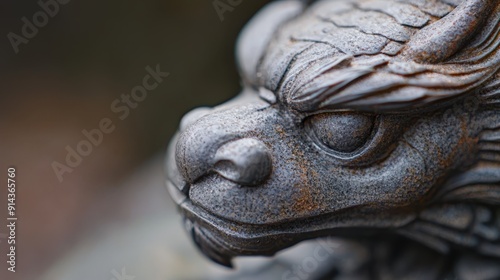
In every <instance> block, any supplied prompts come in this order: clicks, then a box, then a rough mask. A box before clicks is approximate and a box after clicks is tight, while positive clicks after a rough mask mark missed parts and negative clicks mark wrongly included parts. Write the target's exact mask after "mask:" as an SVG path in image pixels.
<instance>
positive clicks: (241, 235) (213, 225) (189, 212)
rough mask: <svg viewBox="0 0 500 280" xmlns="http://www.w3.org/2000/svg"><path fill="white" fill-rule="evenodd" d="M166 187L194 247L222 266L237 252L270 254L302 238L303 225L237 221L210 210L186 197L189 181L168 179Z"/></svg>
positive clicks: (227, 265) (229, 265)
mask: <svg viewBox="0 0 500 280" xmlns="http://www.w3.org/2000/svg"><path fill="white" fill-rule="evenodd" d="M167 188H168V191H169V193H170V195H171V197H172V199H173V200H174V202H175V203H176V204H177V205H178V207H179V209H180V211H181V214H182V216H183V217H184V226H185V228H186V230H187V231H188V233H189V234H190V235H191V237H192V239H193V241H194V242H195V244H196V245H197V247H198V248H199V249H200V250H201V251H202V252H203V253H204V254H205V255H206V256H207V257H208V258H210V259H211V260H213V261H214V262H216V263H218V264H221V265H223V266H226V267H232V259H233V258H234V257H236V256H245V255H246V256H251V255H264V256H272V255H274V254H275V253H276V252H278V251H280V250H281V249H284V248H286V247H289V246H291V245H293V244H295V243H297V242H299V241H300V240H303V239H304V238H299V235H303V234H304V231H303V229H302V231H301V230H299V229H298V228H296V229H295V230H293V229H286V227H280V226H278V225H269V226H262V225H252V224H244V223H237V222H234V221H231V220H227V219H224V218H222V217H219V216H217V215H215V214H213V213H210V212H209V211H207V210H205V209H203V208H202V207H200V206H198V205H196V204H194V203H193V202H192V201H191V200H190V199H189V195H188V193H189V188H190V185H189V184H186V185H184V186H183V188H178V187H177V186H176V185H175V184H174V183H173V182H172V181H171V180H167Z"/></svg>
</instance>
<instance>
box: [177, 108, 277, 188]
mask: <svg viewBox="0 0 500 280" xmlns="http://www.w3.org/2000/svg"><path fill="white" fill-rule="evenodd" d="M194 115H196V114H187V115H186V118H188V119H186V120H183V124H185V125H183V126H185V131H184V132H182V133H181V135H180V138H179V140H178V142H177V146H176V151H175V158H176V163H177V166H178V169H179V172H180V173H181V175H182V177H183V178H184V179H185V180H186V181H187V182H188V183H191V184H192V183H194V182H195V181H196V180H198V179H199V178H201V177H202V176H204V175H207V174H209V173H211V172H215V173H218V174H219V175H220V176H222V177H224V178H225V179H227V180H230V181H232V182H235V183H237V184H239V185H243V186H257V185H259V184H261V183H262V182H264V180H266V179H267V177H268V176H269V174H270V173H271V170H272V163H271V156H270V153H269V150H268V148H267V146H266V145H265V144H264V143H263V142H262V141H260V140H257V139H254V138H247V137H245V134H246V133H245V130H246V129H244V127H241V126H237V125H234V124H232V125H228V124H226V123H224V122H223V121H222V120H221V118H220V116H211V115H208V116H206V117H204V118H203V119H202V120H200V121H195V120H193V116H194ZM200 115H206V114H200Z"/></svg>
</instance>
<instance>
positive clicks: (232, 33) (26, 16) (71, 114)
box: [0, 0, 268, 280]
mask: <svg viewBox="0 0 500 280" xmlns="http://www.w3.org/2000/svg"><path fill="white" fill-rule="evenodd" d="M216 2H221V3H223V4H226V5H230V3H233V4H234V3H237V2H238V1H227V0H220V1H213V0H191V1H165V0H141V1H118V0H107V1H97V0H86V1H81V0H59V2H57V1H56V0H41V1H40V2H38V1H35V0H33V1H19V0H2V1H1V2H0V13H1V16H0V21H1V24H0V29H1V32H0V35H2V36H3V37H2V38H3V39H1V40H0V72H1V75H0V81H1V91H0V93H1V97H2V98H1V102H0V135H1V138H0V141H1V142H0V143H1V145H0V159H1V160H0V179H1V182H6V178H7V168H8V167H11V166H13V167H15V168H16V170H17V172H16V175H17V176H16V179H17V200H16V206H17V207H16V214H17V217H18V219H19V220H18V222H17V228H16V230H17V247H16V249H17V252H16V254H17V265H16V271H17V272H16V273H10V272H8V271H7V269H6V261H7V257H6V253H7V248H8V247H7V240H6V238H5V237H6V235H5V234H6V233H7V229H6V226H4V225H3V224H7V222H6V217H7V207H6V203H7V187H6V185H5V186H1V187H0V205H1V208H2V210H1V211H0V215H1V216H0V218H1V221H2V222H1V224H2V226H1V227H0V252H1V254H0V263H1V265H0V268H1V271H0V278H1V279H7V280H11V279H23V280H25V279H27V280H31V279H43V280H59V279H61V280H62V279H64V280H72V279H88V280H99V279H103V280H110V279H112V280H113V279H114V280H132V279H138V280H140V279H142V280H146V279H147V280H154V279H201V278H203V277H206V276H207V275H208V274H209V272H210V273H212V272H213V273H227V271H226V270H224V269H222V268H219V267H217V266H215V265H212V264H211V263H210V262H209V261H207V260H205V258H203V257H202V256H201V255H200V254H199V253H198V252H197V251H196V250H195V249H194V247H193V245H192V243H191V241H190V240H189V239H188V237H187V235H186V234H184V232H183V230H182V228H181V221H180V217H179V216H178V215H177V213H176V209H175V207H173V205H172V202H171V201H170V198H169V196H168V194H167V192H166V190H165V188H164V177H163V176H164V175H163V157H164V154H165V149H166V145H167V143H168V141H169V139H170V137H171V136H172V135H173V133H174V132H175V130H176V127H177V124H178V122H179V120H180V118H181V116H182V115H183V114H184V113H185V112H187V111H189V110H190V109H192V108H194V107H197V106H201V105H209V106H211V105H216V104H218V103H221V102H223V101H225V100H226V99H228V98H230V97H232V96H234V95H235V94H236V93H237V92H238V91H239V88H240V87H239V78H238V74H237V71H236V67H235V61H234V45H235V40H236V38H237V35H238V33H239V31H240V29H241V28H242V27H243V26H244V24H245V22H247V21H248V20H249V19H250V18H251V16H252V15H253V14H254V13H255V12H256V11H257V10H258V9H259V8H260V7H262V6H263V5H264V4H265V3H266V2H268V1H266V0H252V1H249V0H242V1H240V3H239V4H237V5H235V6H234V7H231V8H232V9H231V10H230V11H225V12H224V13H223V14H219V13H218V12H217V10H216V9H215V7H214V4H218V3H216ZM41 3H45V4H41ZM49 3H50V4H49ZM44 7H45V8H44ZM44 9H49V10H48V11H44ZM44 14H45V16H44ZM26 22H29V23H30V24H33V25H34V26H35V29H36V30H33V28H31V29H30V28H29V27H25V25H27V23H26ZM35 24H36V25H35ZM28 25H29V24H28ZM157 65H159V67H160V69H161V71H162V72H169V73H170V76H169V77H167V78H165V79H164V81H163V82H161V83H160V84H159V86H158V87H157V88H156V89H154V90H152V91H150V92H149V93H148V94H147V97H146V98H145V99H144V100H143V101H141V102H137V104H136V105H134V106H136V108H130V107H129V114H128V115H127V116H126V117H125V118H124V119H123V120H121V119H120V118H119V117H120V116H123V115H122V114H123V112H122V113H118V114H117V113H116V112H113V110H112V109H111V104H113V102H115V100H120V101H119V102H121V103H120V104H122V105H123V104H124V103H123V101H121V95H122V94H127V95H128V94H130V92H131V90H132V88H134V87H135V86H137V85H141V84H142V81H143V78H144V77H145V75H147V74H148V72H147V71H146V69H145V68H146V67H147V66H151V67H152V68H153V69H154V68H155V67H156V66H157ZM104 118H109V119H110V120H111V121H112V123H113V125H114V126H115V129H114V131H113V132H111V133H109V134H104V135H103V139H102V143H100V144H99V145H97V146H94V147H93V148H92V151H91V152H89V155H88V156H84V157H82V160H81V162H79V163H78V165H77V166H76V167H74V168H71V172H65V173H64V174H62V176H61V177H62V181H61V180H59V179H58V176H57V175H56V172H55V171H54V162H58V163H61V164H66V156H67V154H68V150H67V148H68V147H69V149H74V150H76V149H77V145H78V144H79V143H80V142H81V141H82V140H86V137H85V136H84V134H83V133H82V131H83V130H87V131H91V130H93V129H97V128H99V124H100V122H101V120H102V119H104ZM66 171H68V170H66ZM229 273H230V272H229ZM128 276H130V277H128ZM132 276H134V277H135V278H132Z"/></svg>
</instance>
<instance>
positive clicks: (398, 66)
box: [167, 0, 500, 266]
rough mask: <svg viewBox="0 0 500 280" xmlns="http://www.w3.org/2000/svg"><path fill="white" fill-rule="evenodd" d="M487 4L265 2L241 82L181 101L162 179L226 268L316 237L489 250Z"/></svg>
mask: <svg viewBox="0 0 500 280" xmlns="http://www.w3.org/2000/svg"><path fill="white" fill-rule="evenodd" d="M499 33H500V4H497V1H495V0H490V1H487V0H466V1H451V0H446V1H445V0H441V1H439V0H433V1H413V0H404V1H396V0H335V1H334V0H321V1H315V2H313V3H304V1H293V0H290V1H277V2H274V3H271V4H269V5H268V6H266V7H265V8H264V9H263V10H262V11H261V12H259V14H258V15H256V16H255V17H254V19H252V21H251V22H250V23H249V24H248V25H247V26H246V27H245V29H244V30H243V32H242V34H241V36H240V39H239V42H238V47H237V57H238V64H239V69H240V74H241V77H242V81H243V82H242V84H243V90H242V93H241V94H240V95H238V96H237V97H236V98H234V99H233V100H230V101H228V102H226V103H224V104H222V105H220V106H217V107H215V108H201V109H196V110H194V111H192V112H190V113H188V114H187V115H186V116H185V117H184V118H183V120H182V122H181V124H180V129H179V133H178V134H177V135H176V136H175V137H174V139H173V140H172V142H171V145H170V148H169V151H168V156H167V174H168V180H167V185H168V188H169V191H170V193H171V196H172V197H173V198H174V200H175V202H176V203H177V204H178V206H179V208H180V209H181V212H182V215H183V216H184V218H185V224H186V227H187V229H188V231H189V232H190V233H192V236H193V239H194V241H195V243H196V244H197V245H198V246H199V247H200V248H201V250H202V251H203V252H204V253H205V254H206V255H208V256H209V257H210V258H212V259H213V260H214V261H216V262H218V263H221V264H224V265H227V266H230V263H231V259H232V258H233V257H235V256H239V255H272V254H274V253H276V252H277V251H279V250H281V249H284V248H287V247H289V246H292V245H294V244H296V243H298V242H300V241H302V240H305V239H311V238H316V237H320V236H330V235H335V236H346V235H348V236H351V237H352V236H374V235H376V234H379V233H382V234H401V235H405V236H407V237H410V238H413V239H415V240H418V241H420V242H422V243H423V244H425V245H427V246H431V247H432V248H434V249H436V250H439V251H440V252H443V253H446V252H448V250H449V248H450V247H453V246H461V247H464V248H468V249H471V250H475V251H476V252H480V253H482V254H488V255H491V256H496V257H500V247H499V246H500V245H499V239H500V210H499V209H500V208H499V205H500V80H499V78H500V74H499V71H498V70H499V68H500V48H499V47H498V45H499V44H500V37H499V36H500V35H499Z"/></svg>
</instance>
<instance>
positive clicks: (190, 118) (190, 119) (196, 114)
mask: <svg viewBox="0 0 500 280" xmlns="http://www.w3.org/2000/svg"><path fill="white" fill-rule="evenodd" d="M211 110H212V109H211V108H209V107H199V108H195V109H193V110H191V111H189V112H188V113H187V114H186V115H184V117H182V120H181V123H180V130H181V131H183V130H185V129H186V128H187V127H188V126H189V125H191V124H193V123H194V122H195V121H197V120H198V119H200V118H201V117H203V116H205V115H207V114H208V113H210V111H211Z"/></svg>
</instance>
